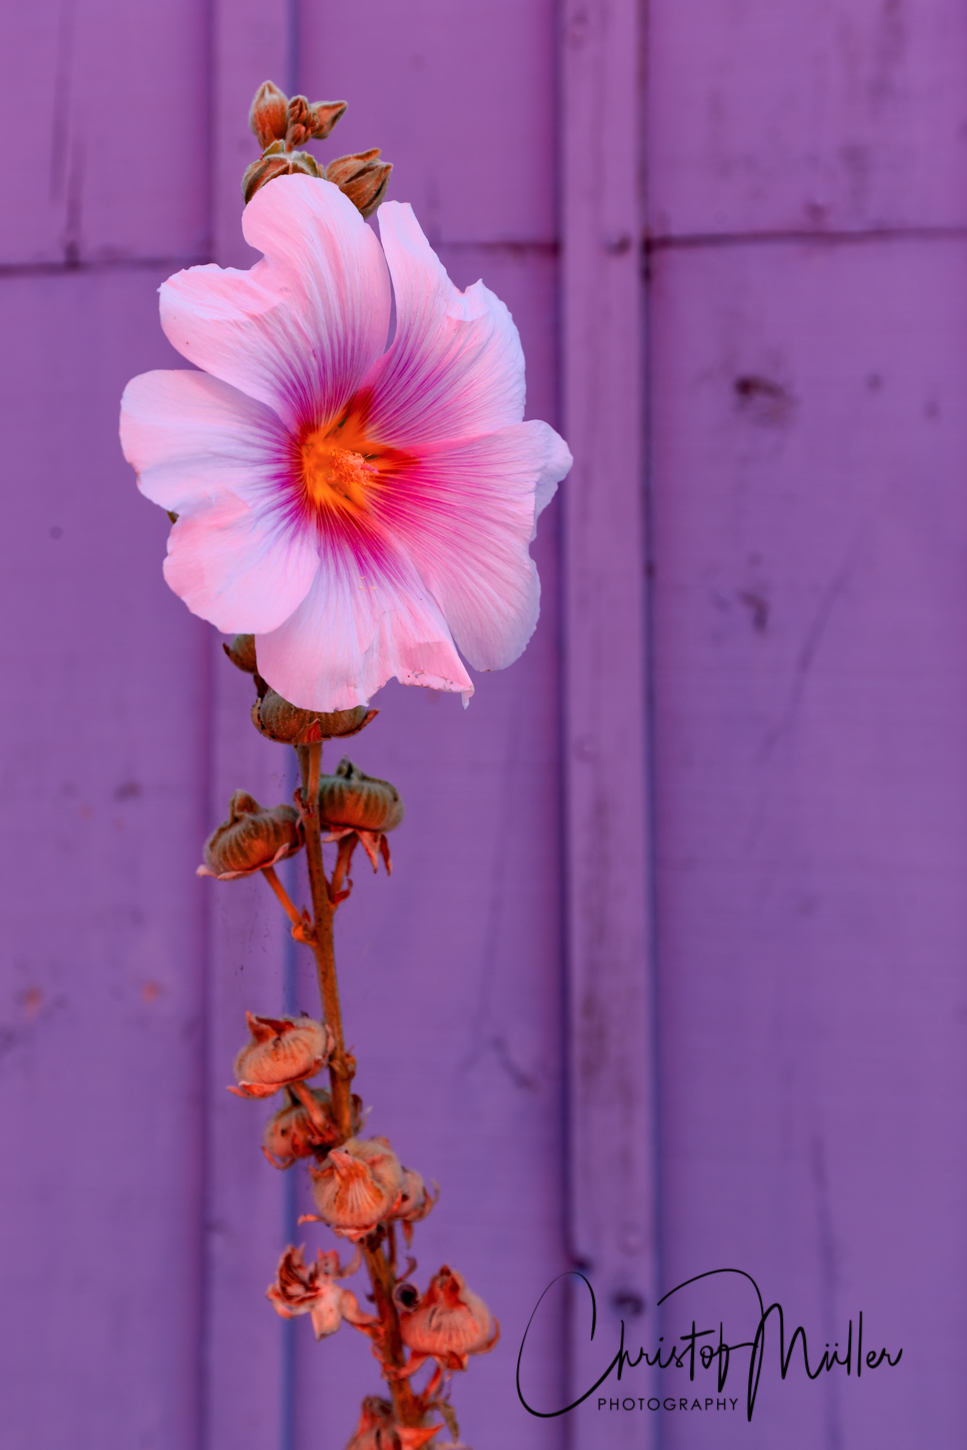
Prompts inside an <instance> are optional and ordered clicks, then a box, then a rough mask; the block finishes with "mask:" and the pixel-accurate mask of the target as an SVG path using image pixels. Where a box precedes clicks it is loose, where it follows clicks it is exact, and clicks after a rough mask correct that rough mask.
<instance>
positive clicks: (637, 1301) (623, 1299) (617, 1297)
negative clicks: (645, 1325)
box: [611, 1289, 645, 1319]
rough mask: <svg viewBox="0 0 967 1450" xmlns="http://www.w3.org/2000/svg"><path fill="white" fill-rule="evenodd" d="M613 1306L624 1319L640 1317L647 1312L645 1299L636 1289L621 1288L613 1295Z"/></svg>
mask: <svg viewBox="0 0 967 1450" xmlns="http://www.w3.org/2000/svg"><path fill="white" fill-rule="evenodd" d="M611 1307H612V1309H613V1310H614V1311H615V1313H616V1314H620V1316H621V1318H622V1319H640V1317H641V1316H642V1314H644V1312H645V1301H644V1298H643V1297H642V1295H641V1294H636V1293H635V1291H634V1289H619V1291H618V1292H617V1293H616V1294H614V1295H613V1296H612V1299H611Z"/></svg>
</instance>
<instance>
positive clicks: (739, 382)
mask: <svg viewBox="0 0 967 1450" xmlns="http://www.w3.org/2000/svg"><path fill="white" fill-rule="evenodd" d="M732 386H733V388H734V389H735V398H736V404H737V406H738V409H739V412H740V413H744V414H745V415H746V417H747V418H749V419H750V420H751V421H752V422H753V423H759V424H761V425H762V426H763V427H766V428H781V427H783V426H784V424H785V423H787V422H788V421H789V417H790V415H791V413H792V411H793V408H794V406H795V399H794V398H793V396H792V394H791V393H790V392H789V390H788V389H787V388H784V387H783V386H782V384H781V383H777V382H775V381H774V380H773V379H772V378H763V377H760V376H759V374H758V373H744V374H743V375H742V377H739V378H736V380H735V382H734V383H733V385H732Z"/></svg>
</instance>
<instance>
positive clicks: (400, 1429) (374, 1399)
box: [346, 1395, 443, 1450]
mask: <svg viewBox="0 0 967 1450" xmlns="http://www.w3.org/2000/svg"><path fill="white" fill-rule="evenodd" d="M442 1429H443V1426H442V1425H421V1426H419V1427H418V1428H414V1427H413V1426H409V1425H406V1426H404V1425H398V1424H397V1423H396V1421H395V1420H394V1418H393V1406H392V1405H391V1404H390V1403H389V1401H388V1400H381V1399H380V1398H379V1397H378V1396H377V1395H367V1397H366V1399H365V1400H363V1412H362V1414H361V1416H360V1419H359V1424H358V1425H357V1426H356V1433H355V1434H354V1435H353V1438H352V1439H351V1440H350V1442H349V1444H348V1445H347V1446H346V1450H422V1447H423V1446H424V1445H428V1444H429V1442H430V1441H431V1440H432V1439H433V1436H434V1435H435V1434H436V1433H437V1431H438V1430H442Z"/></svg>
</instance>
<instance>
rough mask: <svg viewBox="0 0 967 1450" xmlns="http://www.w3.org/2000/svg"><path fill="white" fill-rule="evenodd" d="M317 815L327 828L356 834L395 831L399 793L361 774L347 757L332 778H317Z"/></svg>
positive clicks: (385, 782) (384, 782)
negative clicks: (354, 831)
mask: <svg viewBox="0 0 967 1450" xmlns="http://www.w3.org/2000/svg"><path fill="white" fill-rule="evenodd" d="M319 816H320V819H321V820H323V821H324V822H325V823H326V825H328V826H349V827H351V828H352V829H353V830H356V831H374V832H384V831H395V829H396V827H397V826H398V825H399V823H400V821H401V820H402V819H403V802H402V801H401V800H400V793H399V791H398V790H397V789H396V787H395V786H394V785H390V783H389V781H388V780H378V779H377V778H376V776H373V775H364V774H363V772H362V771H361V770H359V769H358V768H357V767H356V766H355V765H353V763H352V761H351V760H350V759H349V757H348V756H347V755H344V756H343V758H342V760H340V762H339V764H338V765H337V767H336V773H335V775H323V776H320V778H319Z"/></svg>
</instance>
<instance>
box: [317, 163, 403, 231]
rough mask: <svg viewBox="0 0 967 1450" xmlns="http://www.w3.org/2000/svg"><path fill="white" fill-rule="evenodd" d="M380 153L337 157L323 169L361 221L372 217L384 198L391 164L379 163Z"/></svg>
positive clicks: (391, 168) (391, 167) (328, 179)
mask: <svg viewBox="0 0 967 1450" xmlns="http://www.w3.org/2000/svg"><path fill="white" fill-rule="evenodd" d="M379 154H380V149H379V147H378V146H374V147H373V148H372V149H371V150H370V151H357V152H356V153H355V154H354V155H352V156H337V157H336V159H335V161H330V162H329V164H328V166H327V167H326V171H325V176H326V180H327V181H332V182H334V183H335V185H336V186H338V187H339V190H340V191H341V192H342V194H343V195H344V196H348V197H349V200H350V201H351V202H352V204H353V206H354V207H356V208H357V210H358V211H361V212H362V214H363V216H364V217H368V216H372V214H373V212H374V211H375V210H376V208H377V207H378V206H379V204H380V202H381V201H383V200H384V198H385V196H386V188H387V187H388V186H389V177H390V172H391V171H392V170H393V164H392V162H390V161H380V160H379V159H378V158H379Z"/></svg>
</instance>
